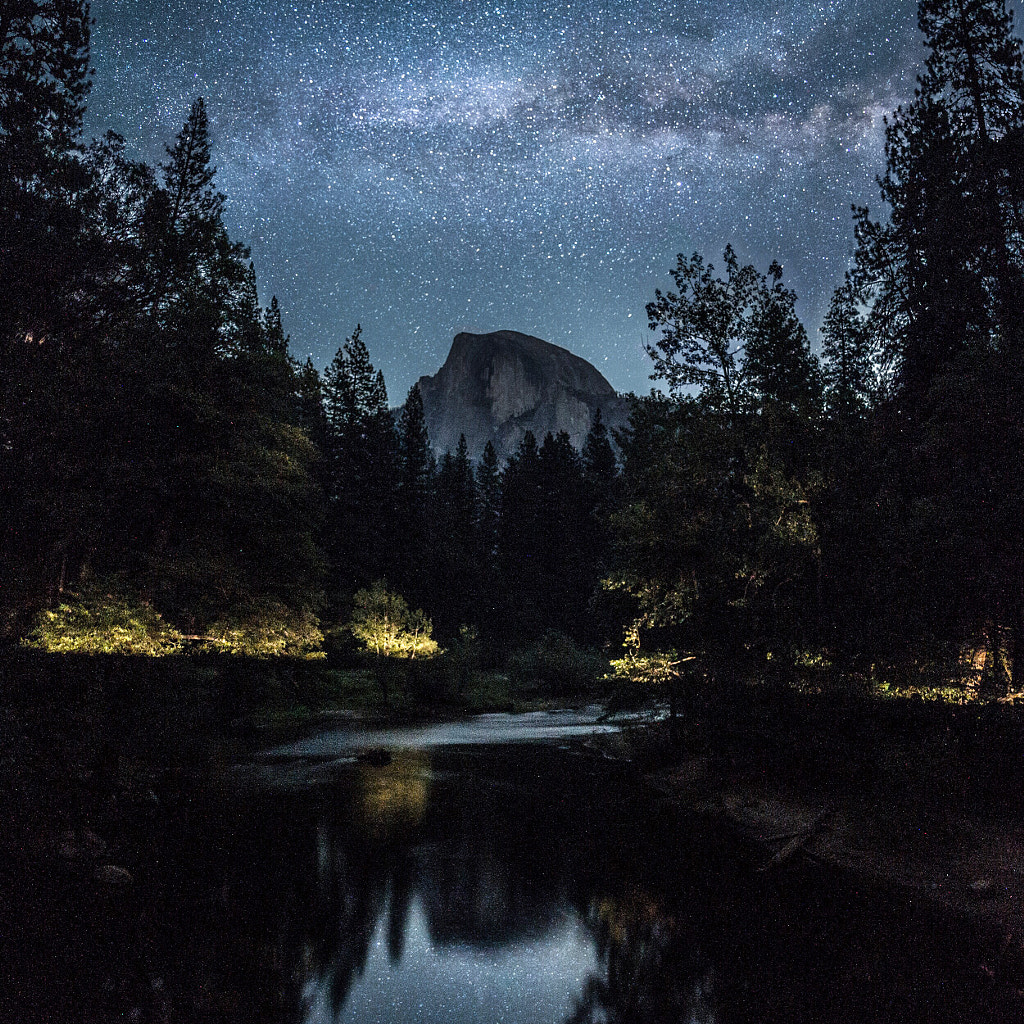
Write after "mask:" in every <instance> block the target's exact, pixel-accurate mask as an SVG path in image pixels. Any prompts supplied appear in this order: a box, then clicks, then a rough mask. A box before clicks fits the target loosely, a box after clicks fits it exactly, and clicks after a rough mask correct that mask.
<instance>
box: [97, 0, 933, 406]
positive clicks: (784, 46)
mask: <svg viewBox="0 0 1024 1024" xmlns="http://www.w3.org/2000/svg"><path fill="white" fill-rule="evenodd" d="M915 12H916V2H915V0H895V2H894V0H859V2H855V0H843V2H831V3H829V2H819V3H810V2H806V0H789V2H780V3H776V4H764V3H759V2H754V0H717V2H713V3H707V2H699V0H667V2H663V0H647V2H627V0H612V2H603V3H602V2H599V0H589V2H587V0H572V2H562V3H558V4H554V3H541V2H538V0H528V2H521V0H509V2H507V3H502V2H494V0H490V2H482V0H465V2H457V0H429V2H428V0H409V2H404V3H400V2H388V0H378V2H376V3H372V2H357V3H342V2H333V0H312V2H302V3H294V4H286V3H277V2H273V0H265V2H256V3H253V2H244V0H243V2H239V3H228V2H223V3H222V2H217V0H188V2H182V0H164V2H161V3H154V2H152V0H96V2H94V4H93V14H94V16H95V18H96V26H95V30H94V36H93V59H94V64H95V65H96V69H97V74H96V81H95V85H94V88H93V94H92V100H91V105H90V114H89V123H88V127H89V132H90V133H91V134H99V133H100V132H102V131H104V130H106V129H107V128H113V129H115V130H117V131H119V132H120V133H121V134H123V135H125V136H126V137H127V138H128V139H129V140H130V142H131V143H132V146H133V147H134V149H135V152H137V153H138V154H139V155H141V156H143V157H145V158H146V159H149V160H151V161H156V160H159V159H162V158H163V145H164V143H165V142H167V141H170V140H172V139H173V137H174V135H175V133H176V132H177V131H178V129H179V128H180V127H181V124H182V122H183V120H184V118H185V116H186V114H187V112H188V108H189V105H190V104H191V102H192V100H193V99H194V98H195V97H196V96H199V95H202V96H204V97H205V98H206V102H207V107H208V110H209V112H210V119H211V128H212V134H213V138H214V152H215V160H216V163H217V165H218V168H219V171H218V177H217V180H218V184H219V186H220V188H221V190H222V191H223V192H225V193H226V195H227V197H228V205H227V214H226V217H227V221H228V224H229V228H230V230H231V232H232V235H233V237H235V238H237V239H238V240H240V241H243V242H245V243H246V244H248V245H249V246H250V247H251V249H252V254H253V259H254V261H255V263H256V269H257V274H258V278H259V281H260V287H261V297H262V298H263V299H264V301H268V300H269V297H270V295H271V294H272V293H273V294H276V295H277V296H278V299H279V301H280V303H281V305H282V307H283V309H284V312H285V326H286V329H287V330H288V331H289V332H290V334H291V337H292V347H293V350H294V351H295V353H296V354H297V355H299V356H301V357H305V355H306V354H311V355H312V357H313V361H314V363H316V365H317V366H319V367H323V366H324V365H326V363H327V362H328V361H329V360H330V358H331V356H332V355H333V353H334V351H335V350H336V349H337V347H338V345H339V344H340V343H341V342H342V341H343V340H344V338H345V336H346V335H347V334H349V333H350V332H351V330H352V328H353V327H355V325H356V323H357V322H360V323H362V326H363V337H364V340H366V342H367V344H368V346H369V348H370V353H371V357H372V358H373V359H374V362H375V363H376V365H378V366H380V367H382V368H383V370H384V372H385V375H386V377H387V382H388V387H389V393H390V396H391V400H392V402H393V403H397V402H398V401H401V400H402V399H403V398H404V396H405V392H406V390H407V389H408V388H409V386H410V385H411V384H412V383H413V382H414V381H415V379H416V378H417V377H418V376H420V375H421V374H424V373H433V372H434V371H435V370H436V369H437V368H438V366H439V365H440V364H441V362H442V361H443V359H444V357H445V355H446V354H447V351H448V347H449V345H450V344H451V339H452V337H453V336H454V334H455V333H457V332H458V331H461V330H469V331H478V332H484V331H490V330H498V329H502V328H508V329H513V330H519V331H524V332H526V333H530V334H536V335H538V336H540V337H542V338H545V339H546V340H548V341H552V342H554V343H556V344H559V345H564V346H565V347H567V348H570V349H572V350H573V351H575V352H578V353H579V354H580V355H582V356H584V357H585V358H587V359H590V360H591V361H592V362H593V363H594V364H595V365H597V366H598V368H599V369H601V370H602V371H603V372H604V373H605V375H606V376H607V377H608V379H609V380H610V381H611V382H612V384H614V385H615V386H616V387H617V388H619V389H620V390H637V391H646V390H647V389H648V388H649V387H650V383H649V381H648V380H647V374H648V371H649V366H648V359H647V357H646V355H645V354H644V350H643V343H644V341H645V340H646V339H647V338H648V336H649V332H648V331H647V327H646V316H645V313H644V305H645V303H646V302H647V301H649V300H650V299H651V298H652V297H653V292H654V289H655V288H656V287H659V286H664V285H666V284H667V283H668V276H667V271H668V269H669V267H670V266H671V265H673V263H674V258H675V254H676V253H678V252H685V253H690V252H693V251H700V252H703V253H705V254H706V255H707V256H708V257H709V258H712V259H714V258H715V257H716V256H718V257H719V261H720V253H721V250H722V248H723V247H724V246H725V244H726V243H729V242H731V243H732V244H733V245H734V246H735V248H736V250H737V252H738V253H739V255H740V257H741V259H743V260H745V261H750V262H754V263H755V264H757V265H758V266H759V267H760V268H761V269H766V267H767V265H768V263H769V262H770V261H771V260H772V259H774V258H778V259H779V260H780V262H782V264H783V266H784V267H785V279H786V282H787V283H788V284H789V285H790V286H791V287H793V288H795V289H796V291H797V292H798V294H799V295H800V299H801V301H800V305H799V309H800V311H801V313H802V315H803V316H804V318H805V321H806V323H807V326H808V328H809V329H810V330H811V332H812V336H813V334H814V331H815V328H816V327H817V325H818V322H819V321H820V318H821V315H822V313H823V311H824V308H825V307H826V305H827V303H828V299H829V297H830V295H831V293H832V289H833V288H834V287H835V286H836V285H837V284H838V283H839V282H840V281H841V279H842V275H843V271H844V269H845V268H846V267H847V265H848V263H849V257H850V252H851V248H852V230H851V220H850V204H851V203H852V202H857V203H867V204H868V205H875V204H876V203H877V187H876V186H875V184H874V178H875V176H876V175H877V174H878V173H880V171H881V170H882V166H883V161H884V151H883V124H882V119H883V117H884V116H885V115H886V114H887V113H890V112H891V111H892V110H893V109H894V108H895V107H896V105H897V104H899V103H900V102H904V101H905V100H906V99H907V98H908V97H909V96H910V94H911V93H912V90H913V85H914V77H915V75H916V73H917V71H918V70H919V65H920V63H921V61H922V59H923V55H924V50H923V48H922V46H921V43H920V37H919V35H918V33H917V30H916V23H915Z"/></svg>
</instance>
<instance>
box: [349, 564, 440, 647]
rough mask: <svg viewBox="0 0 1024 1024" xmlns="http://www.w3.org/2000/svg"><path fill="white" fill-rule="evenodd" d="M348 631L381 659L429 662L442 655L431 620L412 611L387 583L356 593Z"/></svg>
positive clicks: (418, 611) (419, 612)
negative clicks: (433, 635)
mask: <svg viewBox="0 0 1024 1024" xmlns="http://www.w3.org/2000/svg"><path fill="white" fill-rule="evenodd" d="M349 628H350V629H351V630H352V635H353V636H354V637H355V638H356V639H357V640H359V641H361V642H362V643H363V644H364V645H365V646H366V649H367V650H369V651H372V652H373V653H374V654H376V655H378V656H383V657H387V658H429V657H431V656H433V655H435V654H437V653H438V651H439V648H438V645H437V642H436V641H435V640H433V639H431V633H432V632H433V626H432V624H431V622H430V619H428V618H427V617H426V615H424V614H423V612H422V611H420V610H419V609H416V611H411V610H410V609H409V606H408V605H407V604H406V602H405V598H404V597H402V595H401V594H395V593H392V592H391V591H389V590H388V589H387V584H386V582H385V581H384V580H378V581H377V582H376V583H375V584H374V585H373V586H372V587H370V588H369V589H368V590H360V591H358V592H357V593H356V595H355V598H354V608H353V610H352V618H351V620H350V621H349Z"/></svg>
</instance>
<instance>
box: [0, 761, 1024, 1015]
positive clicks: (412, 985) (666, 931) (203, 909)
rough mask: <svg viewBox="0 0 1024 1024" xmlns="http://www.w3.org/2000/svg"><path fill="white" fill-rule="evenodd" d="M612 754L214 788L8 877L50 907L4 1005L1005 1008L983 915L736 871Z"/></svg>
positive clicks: (26, 896) (626, 1010) (404, 766)
mask: <svg viewBox="0 0 1024 1024" xmlns="http://www.w3.org/2000/svg"><path fill="white" fill-rule="evenodd" d="M281 770H282V773H283V774H286V775H287V773H288V772H289V771H290V770H291V769H290V767H289V766H288V765H283V766H282V768H281ZM617 772H619V769H616V768H614V767H609V766H605V767H603V768H602V767H600V766H597V765H594V764H593V763H591V762H589V761H586V760H585V759H582V758H576V757H573V756H571V755H568V754H566V753H565V752H563V751H559V750H557V749H553V748H550V747H544V746H538V747H531V746H525V745H524V746H519V747H508V748H476V749H473V750H471V749H469V748H464V749H455V748H435V749H433V750H432V751H431V753H430V754H429V755H428V754H425V753H395V754H394V755H393V757H392V759H391V761H390V763H388V764H384V765H380V766H379V767H375V766H372V765H370V764H350V765H348V766H347V767H346V768H345V769H344V770H343V771H341V772H340V774H338V773H335V776H336V777H334V778H333V781H331V782H330V783H329V784H326V783H325V784H324V785H322V786H310V787H307V788H305V789H301V790H295V789H290V790H287V791H285V792H269V793H268V792H262V791H259V792H254V791H248V792H243V791H239V792H234V793H229V794H226V796H227V799H226V800H225V801H224V802H223V803H219V802H218V803H216V804H215V805H211V806H210V807H208V808H206V809H205V810H204V811H203V813H200V812H199V810H198V809H197V810H195V811H190V812H189V814H188V816H187V818H186V819H184V820H183V821H182V822H181V823H179V824H178V825H177V826H176V829H168V830H167V833H166V835H167V840H166V842H165V844H164V846H163V848H161V849H160V851H159V856H158V857H155V858H154V862H153V863H152V864H151V865H147V866H141V867H140V870H139V871H138V873H137V875H136V884H135V885H134V886H133V887H132V888H131V889H127V890H124V891H122V892H121V893H120V894H118V895H117V896H114V895H112V894H109V893H96V892H95V890H94V889H90V887H89V886H88V885H82V884H80V882H79V881H78V880H77V879H76V878H75V877H74V876H72V875H68V877H67V879H66V884H64V885H63V887H62V888H59V889H58V888H56V887H55V885H54V884H50V885H48V886H47V888H46V890H45V891H42V890H40V892H39V893H38V894H37V898H36V897H35V896H33V893H32V892H31V891H29V890H28V889H27V888H26V887H22V888H23V889H25V891H24V892H22V891H19V892H18V893H15V894H14V898H16V899H21V900H22V903H24V905H25V908H26V915H25V916H26V919H28V912H29V911H30V910H31V908H32V907H33V906H35V907H37V908H40V909H39V913H38V914H37V916H39V914H45V915H48V917H47V919H46V923H45V929H46V930H45V932H44V931H40V934H41V935H43V936H44V939H43V940H40V942H39V943H38V944H37V946H36V948H35V952H31V951H29V952H28V955H27V958H26V965H27V966H26V968H25V969H24V970H20V969H18V970H17V972H16V977H15V979H14V980H15V984H16V986H19V987H20V991H21V992H22V993H28V994H27V995H25V994H23V995H22V996H21V1004H20V1005H18V1004H16V1006H17V1010H18V1012H16V1013H14V1014H9V1013H8V1014H6V1015H5V1014H4V1013H0V1016H4V1018H5V1020H6V1019H10V1020H19V1021H20V1020H26V1021H34V1020H39V1021H47V1022H48V1024H64V1022H71V1021H75V1022H79V1021H82V1022H85V1021H88V1022H90V1024H92V1022H95V1021H107V1020H138V1021H140V1022H143V1024H145V1022H149V1021H153V1022H156V1021H160V1022H179V1021H180V1022H186V1021H187V1022H189V1024H196V1022H205V1021H210V1022H213V1021H217V1022H231V1024H235V1022H238V1024H242V1022H247V1024H248V1022H252V1021H260V1022H267V1024H295V1022H297V1021H300V1020H302V1021H305V1022H308V1024H341V1022H346V1024H353V1022H355V1024H359V1022H370V1021H373V1022H375V1024H376V1022H381V1024H405V1022H409V1024H411V1022H412V1021H415V1022H417V1024H441V1022H443V1024H455V1022H457V1024H472V1022H474V1021H481V1022H483V1021H486V1022H489V1024H490V1022H494V1021H503V1022H505V1024H513V1022H522V1024H547V1022H551V1024H599V1022H600V1024H627V1022H629V1024H669V1022H672V1024H680V1022H683V1024H705V1022H712V1021H714V1022H715V1024H755V1022H756V1024H766V1022H779V1024H782V1022H785V1024H793V1022H795V1021H808V1022H811V1021H813V1022H823V1024H830V1022H833V1021H842V1022H844V1024H846V1022H850V1024H857V1022H864V1024H867V1022H870V1024H886V1022H887V1024H909V1022H918V1021H920V1022H925V1021H927V1022H928V1024H954V1022H956V1024H960V1022H963V1021H966V1020H970V1021H972V1024H973V1022H986V1024H992V1022H997V1021H1014V1022H1017V1024H1019V1021H1020V1020H1024V1001H1022V999H1021V997H1020V995H1019V994H1018V990H1019V989H1021V988H1024V986H1022V985H1021V983H1020V981H1019V979H1018V978H1017V977H1016V976H1015V975H1013V974H1012V969H1013V961H1012V958H1011V955H1012V950H1013V949H1015V948H1016V946H1013V945H1012V944H1011V945H1009V946H1008V945H1007V943H1008V942H1009V941H1010V940H1008V939H1006V938H1005V937H1004V936H1002V935H1000V936H989V935H987V934H984V933H982V932H981V931H980V930H978V931H976V932H975V933H974V934H973V935H972V934H971V931H970V929H969V928H968V927H967V926H966V924H965V923H964V922H957V923H956V924H955V926H951V924H950V923H949V922H944V921H942V920H940V919H938V918H936V917H934V916H930V914H929V912H928V911H926V910H925V909H923V908H921V907H918V906H917V905H916V903H915V902H914V901H913V900H912V899H910V898H908V897H906V896H900V895H898V894H894V893H875V894H863V893H857V892H856V891H855V890H853V889H849V890H847V889H844V888H843V887H842V886H841V885H839V884H838V883H837V880H836V879H835V878H833V877H830V876H827V875H822V876H821V877H815V876H814V875H813V874H811V873H809V872H806V871H802V870H800V869H798V868H797V866H795V865H789V866H787V868H786V869H785V870H780V871H779V872H778V873H776V874H770V873H768V874H761V875H759V874H756V873H753V872H748V871H746V870H745V869H744V868H743V867H742V866H741V865H742V860H741V858H740V857H739V856H738V853H739V851H737V850H735V849H733V848H731V847H730V846H728V845H727V844H725V843H723V841H722V840H721V839H717V838H715V837H714V836H711V835H706V834H698V833H697V832H696V831H695V827H694V826H692V825H690V826H684V825H681V824H680V823H678V822H677V821H676V820H675V819H674V818H672V817H671V816H665V817H662V816H660V815H659V812H658V809H657V807H656V806H652V805H651V804H650V803H649V802H648V801H645V800H642V799H638V796H637V791H636V788H635V785H634V783H633V781H632V780H631V779H630V778H628V777H625V776H624V775H619V774H617ZM57 882H58V883H59V882H60V880H59V879H58V880H57ZM90 893H93V895H90ZM90 901H91V902H90ZM0 925H2V922H0ZM0 931H2V929H0ZM22 948H23V949H27V948H28V947H27V946H26V944H25V943H23V944H22ZM1008 950H1009V951H1010V952H1007V951H1008ZM979 965H984V966H985V968H986V970H985V971H982V970H981V968H980V967H979ZM5 966H6V965H5ZM15 966H16V967H17V965H15ZM992 975H995V979H994V980H993V977H992ZM0 988H2V986H0ZM4 1007H5V1004H4V1002H3V995H2V992H0V1010H3V1009H4ZM26 1008H27V1009H26Z"/></svg>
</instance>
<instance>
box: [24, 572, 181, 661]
mask: <svg viewBox="0 0 1024 1024" xmlns="http://www.w3.org/2000/svg"><path fill="white" fill-rule="evenodd" d="M183 641H184V638H183V637H182V635H181V633H180V632H179V631H178V630H177V629H175V628H174V627H173V626H171V625H169V624H168V623H166V622H164V620H163V619H162V618H161V617H160V614H159V613H158V612H157V611H156V609H154V608H153V607H152V606H151V605H149V604H147V603H146V602H144V601H139V600H132V599H129V598H126V597H122V596H119V595H117V594H111V593H102V592H101V591H100V590H99V589H98V588H94V589H92V590H89V591H86V592H84V593H82V594H80V595H77V596H76V599H75V600H73V601H69V602H67V603H64V604H61V605H59V606H58V607H57V608H56V609H53V610H46V611H42V612H40V613H39V614H38V615H37V616H36V618H35V623H34V626H33V629H32V631H31V632H30V633H29V634H28V636H27V637H25V639H24V640H22V646H24V647H30V648H34V649H35V650H40V651H47V652H48V653H50V654H134V655H143V656H146V657H160V656H161V655H165V654H177V653H178V652H179V651H180V650H181V649H182V644H183Z"/></svg>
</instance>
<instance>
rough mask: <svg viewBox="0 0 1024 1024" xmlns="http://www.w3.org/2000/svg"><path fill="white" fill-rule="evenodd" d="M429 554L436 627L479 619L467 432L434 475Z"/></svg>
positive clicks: (446, 630) (449, 628) (447, 632)
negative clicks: (431, 541) (430, 548)
mask: <svg viewBox="0 0 1024 1024" xmlns="http://www.w3.org/2000/svg"><path fill="white" fill-rule="evenodd" d="M433 508H434V514H433V531H432V536H433V544H432V548H433V559H432V568H431V575H432V580H431V587H432V591H433V596H432V598H431V600H430V602H429V604H430V608H431V612H432V615H433V622H434V627H435V630H436V631H437V632H438V633H439V635H441V636H452V635H454V634H455V633H456V632H457V630H458V627H459V626H462V625H475V624H477V623H478V622H479V619H480V608H479V606H478V595H479V593H480V589H481V583H482V579H481V575H482V573H481V569H482V566H481V564H480V562H479V560H478V558H477V554H478V550H479V545H478V541H477V534H476V523H477V500H476V483H475V481H474V479H473V466H472V464H471V463H470V461H469V449H468V446H467V444H466V438H465V435H461V436H460V437H459V445H458V448H456V450H455V454H454V455H453V454H452V453H451V452H446V453H445V454H444V455H443V456H442V457H441V462H440V465H439V466H438V471H437V477H436V479H435V481H434V501H433Z"/></svg>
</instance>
